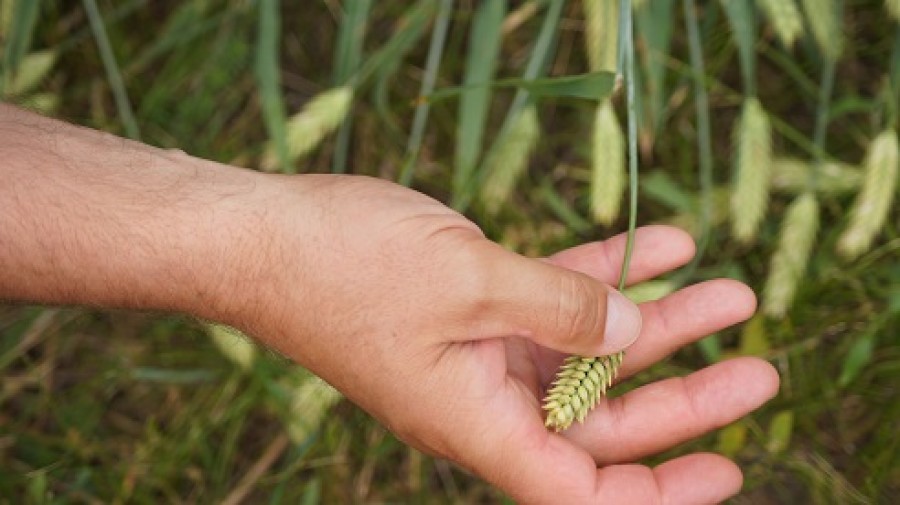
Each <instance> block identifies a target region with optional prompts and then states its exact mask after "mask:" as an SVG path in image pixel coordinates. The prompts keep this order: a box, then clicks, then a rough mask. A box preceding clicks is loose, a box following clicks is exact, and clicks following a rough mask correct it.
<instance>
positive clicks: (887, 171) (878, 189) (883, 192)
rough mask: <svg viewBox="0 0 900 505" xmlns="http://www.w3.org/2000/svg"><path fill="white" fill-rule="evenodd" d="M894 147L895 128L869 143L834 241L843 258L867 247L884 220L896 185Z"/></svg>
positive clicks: (895, 144) (896, 169) (896, 159)
mask: <svg viewBox="0 0 900 505" xmlns="http://www.w3.org/2000/svg"><path fill="white" fill-rule="evenodd" d="M898 150H900V149H898V145H897V132H896V131H895V130H886V131H883V132H881V133H880V134H879V135H878V136H877V137H875V140H873V141H872V144H871V145H870V146H869V150H868V153H867V154H866V160H865V170H866V173H865V179H864V180H863V185H862V190H860V192H859V194H857V195H856V200H855V201H854V202H853V209H852V210H851V211H850V225H849V226H848V227H847V229H846V230H845V231H844V233H843V234H842V235H841V237H840V239H838V244H837V250H838V252H839V253H840V254H841V255H842V256H844V257H845V258H847V259H853V258H856V257H857V256H859V255H860V254H862V253H864V252H866V251H868V250H869V248H870V247H872V241H873V240H874V239H875V236H876V235H877V234H878V232H879V231H880V230H881V228H882V227H883V226H884V224H885V221H886V220H887V217H888V215H889V213H890V210H891V204H892V203H893V200H894V195H895V193H896V191H895V188H896V187H897V171H898V168H897V165H898V158H900V154H898ZM895 218H896V216H895Z"/></svg>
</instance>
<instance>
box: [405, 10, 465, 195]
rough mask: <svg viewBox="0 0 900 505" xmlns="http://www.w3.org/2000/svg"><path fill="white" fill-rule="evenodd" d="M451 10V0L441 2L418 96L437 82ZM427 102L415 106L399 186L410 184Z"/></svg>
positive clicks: (429, 91) (425, 120) (417, 156)
mask: <svg viewBox="0 0 900 505" xmlns="http://www.w3.org/2000/svg"><path fill="white" fill-rule="evenodd" d="M452 10H453V0H442V2H441V7H440V10H438V14H437V18H436V19H435V22H434V30H433V31H432V34H431V44H430V45H429V48H428V59H427V61H426V62H425V75H424V76H423V78H422V88H421V91H420V92H419V95H420V96H427V95H428V94H430V93H431V91H432V90H433V89H434V83H435V81H436V80H437V72H438V68H439V67H440V65H441V56H442V55H443V53H444V42H445V41H446V39H447V30H448V28H449V27H450V13H451V12H452ZM429 108H430V105H429V103H428V101H425V100H423V101H421V102H420V103H419V104H418V105H417V106H416V113H415V116H414V117H413V124H412V130H411V131H410V133H409V142H408V143H407V145H406V160H405V161H404V163H403V169H402V170H401V171H400V178H399V182H400V184H402V185H404V186H409V185H410V183H411V182H412V176H413V170H414V168H415V166H416V162H418V160H419V150H420V149H421V148H422V137H423V136H424V135H425V126H426V124H427V123H428V111H429Z"/></svg>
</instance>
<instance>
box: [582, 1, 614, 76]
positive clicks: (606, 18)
mask: <svg viewBox="0 0 900 505" xmlns="http://www.w3.org/2000/svg"><path fill="white" fill-rule="evenodd" d="M582 3H583V6H584V21H585V27H584V39H585V46H586V48H587V55H588V63H589V65H590V69H591V72H599V71H602V70H605V71H607V72H615V71H616V61H617V56H618V49H619V0H584V1H583V2H582Z"/></svg>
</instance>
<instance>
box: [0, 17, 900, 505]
mask: <svg viewBox="0 0 900 505" xmlns="http://www.w3.org/2000/svg"><path fill="white" fill-rule="evenodd" d="M617 3H618V2H617V0H612V1H607V0H602V1H596V0H571V1H563V0H530V1H512V0H510V1H508V2H507V1H501V0H487V1H484V2H476V1H474V0H458V1H453V0H419V1H416V2H399V1H389V0H385V1H379V2H374V1H371V0H346V1H343V2H341V1H339V0H316V1H306V2H288V1H284V2H279V1H278V0H257V1H253V0H185V1H169V0H165V1H152V2H151V1H149V0H84V1H83V2H77V1H49V0H40V1H39V0H34V1H31V0H0V44H2V58H3V60H2V67H0V68H2V77H3V78H2V86H0V89H2V93H0V95H2V96H3V99H4V100H8V101H13V102H16V103H19V104H22V105H23V106H27V107H31V108H34V109H36V110H39V111H41V112H43V113H45V114H50V115H54V116H56V117H60V118H63V119H66V120H68V121H71V122H74V123H78V124H83V125H87V126H90V127H93V128H98V129H102V130H106V131H110V132H114V133H117V134H120V135H123V136H129V137H133V138H139V139H141V140H142V141H144V142H147V143H150V144H153V145H157V146H164V147H177V148H180V149H184V150H185V151H187V152H189V153H191V154H193V155H196V156H201V157H206V158H210V159H214V160H217V161H222V162H226V163H231V164H236V165H242V166H247V167H253V168H257V169H264V170H270V171H276V170H280V171H285V172H329V171H339V172H340V171H346V172H351V173H356V174H367V175H373V176H378V177H383V178H387V179H392V180H399V181H401V182H403V183H405V184H410V185H412V186H413V187H415V188H417V189H419V190H421V191H424V192H426V193H428V194H431V195H433V196H435V197H437V198H439V199H441V200H442V201H445V202H447V203H448V204H450V205H453V206H455V207H456V208H459V209H461V210H464V211H465V212H466V213H467V215H469V216H470V217H472V219H474V220H475V221H476V222H477V223H479V224H480V225H481V226H482V227H483V228H484V229H485V230H486V232H487V233H488V234H489V235H490V236H491V237H492V238H494V239H496V240H498V241H500V242H501V243H503V244H504V245H505V246H507V247H509V248H511V249H514V250H517V251H520V252H522V253H525V254H530V255H540V254H546V253H549V252H552V251H555V250H557V249H559V248H562V247H566V246H570V245H573V244H576V243H580V242H584V241H588V240H593V239H602V238H604V237H607V236H609V235H611V234H613V233H618V232H620V231H623V230H624V229H626V228H627V212H626V211H625V210H624V208H623V209H620V207H621V206H622V205H621V204H620V200H621V199H622V198H623V197H624V187H625V181H626V178H625V171H624V170H625V169H624V167H625V154H624V153H625V145H626V143H627V139H628V135H627V134H625V129H624V125H625V121H626V117H627V111H626V106H625V100H624V92H623V91H621V90H619V91H617V92H616V93H615V94H613V96H612V97H611V98H608V99H607V98H603V99H600V100H596V99H584V98H577V97H572V96H567V95H572V94H573V93H572V91H571V90H572V87H571V86H570V87H569V88H566V87H565V86H560V85H559V83H560V81H541V80H538V81H535V79H541V78H545V77H549V78H554V77H561V76H578V75H581V76H582V77H576V78H574V80H573V81H572V82H574V85H573V86H574V87H575V88H578V87H579V86H581V87H582V88H580V89H582V90H583V89H586V88H584V86H585V85H587V84H592V83H595V81H593V80H591V79H592V78H596V77H598V76H599V77H601V78H604V79H605V77H609V76H608V74H598V73H594V74H590V75H588V76H584V75H583V74H586V73H588V72H598V71H603V70H609V71H616V70H617V69H618V68H619V64H618V62H619V61H621V58H618V56H620V55H621V54H627V53H628V51H627V44H626V45H623V46H622V47H624V48H625V49H626V50H625V52H624V53H622V52H620V51H619V50H618V48H619V45H618V44H617V43H616V42H615V41H616V40H617V38H616V36H615V34H616V33H617V29H618V28H619V27H620V24H621V23H620V22H619V21H620V15H621V13H618V11H617V10H616V6H617ZM632 6H633V12H634V19H635V23H636V28H635V49H636V57H637V61H636V66H637V71H638V79H637V80H636V81H635V85H636V90H637V106H636V108H635V110H634V112H635V117H636V118H637V119H638V134H637V136H636V137H634V138H635V140H636V141H637V142H638V145H639V151H640V173H641V184H640V200H639V210H638V215H637V219H638V222H639V223H641V224H644V223H651V222H670V223H677V224H680V225H681V226H684V227H686V228H687V229H689V230H690V231H691V232H692V233H694V234H695V236H696V237H697V239H698V242H699V243H700V244H701V246H702V249H703V256H702V258H701V260H700V261H699V262H697V263H696V264H694V265H692V266H691V267H689V268H688V269H686V270H685V271H684V272H680V273H676V274H674V275H672V276H671V277H669V278H667V279H664V280H661V281H657V282H654V283H649V284H646V285H643V286H640V287H638V288H636V289H633V290H632V291H630V294H631V295H632V296H634V297H635V298H639V299H649V298H654V297H659V296H663V295H665V293H667V292H669V291H671V290H672V289H674V288H676V287H678V286H680V285H683V284H685V283H690V282H695V281H697V280H702V279H705V278H710V277H714V276H727V277H733V278H737V279H740V280H742V281H744V282H747V283H748V284H749V285H751V286H752V287H753V288H754V289H756V290H757V292H758V293H760V295H761V298H762V300H763V313H762V314H760V315H758V316H756V317H755V318H754V319H752V320H751V321H750V322H749V323H747V324H746V325H744V326H742V327H740V328H733V329H729V330H727V331H724V332H721V333H719V334H717V335H713V336H711V337H709V338H707V339H705V340H704V341H702V342H701V343H700V344H698V345H696V346H692V347H689V348H687V349H684V350H683V351H681V352H680V353H678V354H677V355H676V356H674V357H673V358H671V359H670V360H668V361H666V362H664V363H662V364H660V365H658V366H656V367H654V368H653V369H651V370H650V371H648V372H646V373H644V374H643V375H642V376H641V377H639V378H638V379H637V380H636V381H633V383H634V384H623V385H621V386H619V387H618V388H614V389H613V392H612V394H618V393H619V392H621V391H623V390H627V389H628V388H631V387H635V384H640V383H642V382H644V381H647V380H652V379H654V378H659V377H666V376H671V375H674V374H685V373H688V372H689V371H691V370H694V369H697V368H699V367H702V366H705V365H707V364H709V363H712V362H715V361H717V360H720V359H723V358H726V357H728V356H732V355H735V354H753V355H758V356H762V357H765V358H766V359H768V360H770V361H771V362H772V363H773V364H775V365H776V366H777V367H778V369H779V370H780V372H781V375H782V379H783V386H782V391H781V394H780V395H779V396H778V397H777V398H776V399H775V400H773V401H772V402H770V403H769V404H768V405H767V406H765V407H764V408H763V409H761V410H760V411H758V412H756V413H754V414H752V415H750V416H748V417H747V418H745V419H743V420H741V421H739V422H737V423H735V424H733V425H731V426H728V427H726V428H725V429H724V430H722V431H720V432H719V433H715V434H711V435H708V436H706V437H703V438H702V439H700V440H698V441H696V442H694V443H691V444H688V445H687V446H685V447H680V448H677V449H674V450H673V451H671V454H668V455H661V456H660V458H664V457H666V456H671V455H672V454H678V453H683V452H686V451H691V450H713V451H719V452H722V453H725V454H728V455H730V456H733V457H734V458H735V459H736V460H737V461H738V462H739V463H740V464H741V465H742V467H743V468H744V469H745V473H746V483H745V489H744V492H743V494H742V495H741V496H740V497H738V498H736V499H734V502H735V503H755V504H756V503H841V504H845V503H890V502H892V499H894V498H895V497H896V496H898V495H900V450H898V449H900V437H898V436H897V433H898V426H900V401H898V400H900V395H898V388H900V381H898V378H900V345H898V339H897V334H898V330H900V325H898V321H900V261H898V259H900V236H898V223H900V219H898V214H897V212H896V211H895V210H894V207H892V205H893V202H892V201H893V200H894V199H895V195H896V193H897V163H898V162H897V140H896V139H897V135H896V130H897V127H898V101H900V25H898V19H900V3H898V2H897V1H896V0H888V1H887V2H884V1H881V0H845V1H842V2H832V1H830V0H800V1H797V2H795V1H794V0H789V1H785V2H780V1H774V0H769V1H767V0H759V1H753V0H722V1H712V0H709V1H698V2H697V4H696V5H694V1H693V0H684V1H683V2H676V1H674V0H652V1H637V0H635V1H634V2H633V3H632ZM622 26H624V25H622ZM693 28H696V31H692V29H693ZM610 41H612V42H610ZM591 76H593V77H591ZM698 76H699V79H698ZM507 78H521V79H525V80H526V81H528V82H523V81H521V80H520V81H507V84H509V86H507V87H502V86H497V87H485V86H478V85H477V84H479V83H486V82H488V81H496V80H500V79H507ZM601 80H603V79H601ZM597 82H599V81H597ZM604 82H605V81H604ZM464 83H468V84H469V86H468V87H463V88H462V89H457V90H456V91H452V90H450V89H451V88H454V87H456V86H460V85H462V84H464ZM472 84H475V85H474V86H473V85H472ZM570 84H571V83H570ZM435 89H436V90H439V93H438V94H437V95H432V90H435ZM448 90H450V91H448ZM576 94H577V93H576ZM595 98H596V97H595ZM0 375H2V378H3V380H2V386H0V503H125V502H129V503H131V502H134V503H159V502H171V503H197V502H223V503H230V504H234V503H240V502H246V503H297V502H300V503H320V502H322V503H398V502H402V503H407V502H416V503H444V502H447V503H479V502H484V503H495V502H502V501H504V500H505V498H503V497H502V495H501V494H500V493H498V492H497V491H496V490H493V489H491V488H490V487H489V486H487V485H486V484H484V483H483V482H481V481H479V480H478V479H475V478H473V477H471V476H469V475H466V474H465V473H464V472H462V471H460V470H459V469H457V468H455V467H453V466H452V465H450V464H448V463H447V462H445V461H441V460H434V459H431V458H429V457H426V456H423V455H421V454H419V453H417V452H416V451H414V450H412V449H409V448H407V447H406V446H404V445H403V444H402V443H400V442H398V441H397V440H396V439H395V438H394V437H393V436H392V435H391V434H390V433H388V432H386V431H385V430H384V429H383V428H382V427H381V426H379V425H378V424H377V423H375V422H374V421H373V420H372V419H371V418H369V417H368V416H367V415H366V414H365V413H363V412H361V411H359V410H358V409H356V408H355V407H353V406H352V405H351V404H349V403H347V402H345V401H341V400H340V396H339V395H338V394H336V393H335V392H334V391H333V390H331V389H330V388H329V387H328V386H327V385H325V384H323V383H321V382H320V381H317V380H316V379H315V378H313V377H310V376H309V375H308V374H307V373H306V372H304V371H303V370H299V369H297V368H296V367H294V366H292V365H291V364H289V363H286V362H285V361H284V360H283V359H281V358H279V357H278V356H275V355H273V354H272V353H269V352H266V351H264V350H260V349H256V348H255V347H254V346H253V345H252V344H250V343H248V342H247V341H246V340H244V339H242V338H241V337H240V336H235V335H233V334H232V333H230V332H229V331H228V330H227V329H224V328H220V327H217V326H214V325H206V324H203V323H200V322H196V321H191V320H186V319H185V318H182V317H177V316H166V315H141V314H129V313H110V312H101V311H94V310H82V309H69V308H42V307H22V306H6V307H2V308H0ZM656 460H657V459H656V458H651V459H650V460H649V461H648V462H650V463H653V461H656Z"/></svg>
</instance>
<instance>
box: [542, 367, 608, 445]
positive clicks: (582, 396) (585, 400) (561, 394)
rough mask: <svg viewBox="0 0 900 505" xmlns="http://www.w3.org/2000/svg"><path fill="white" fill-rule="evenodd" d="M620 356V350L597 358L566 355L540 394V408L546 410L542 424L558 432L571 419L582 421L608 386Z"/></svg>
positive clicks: (566, 425)
mask: <svg viewBox="0 0 900 505" xmlns="http://www.w3.org/2000/svg"><path fill="white" fill-rule="evenodd" d="M623 356H624V354H623V353H621V352H620V353H618V354H613V355H610V356H600V357H599V358H585V357H582V356H569V357H568V358H566V359H565V361H564V362H563V364H562V366H561V367H560V368H559V371H558V372H557V373H556V380H554V381H553V383H552V384H551V387H550V390H549V391H547V397H546V398H544V405H543V409H544V410H546V411H547V420H546V421H545V422H544V424H545V425H546V426H547V427H548V428H553V429H554V430H555V431H557V432H559V431H563V430H565V429H566V428H568V427H569V426H571V425H572V423H573V422H575V421H578V422H580V423H581V422H584V420H585V418H586V417H587V415H588V413H590V411H592V410H594V407H596V406H597V402H598V401H599V400H600V398H601V397H602V396H603V395H605V394H606V390H607V389H609V387H610V386H612V381H613V379H615V378H616V374H617V373H618V370H619V366H620V365H621V364H622V358H623Z"/></svg>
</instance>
